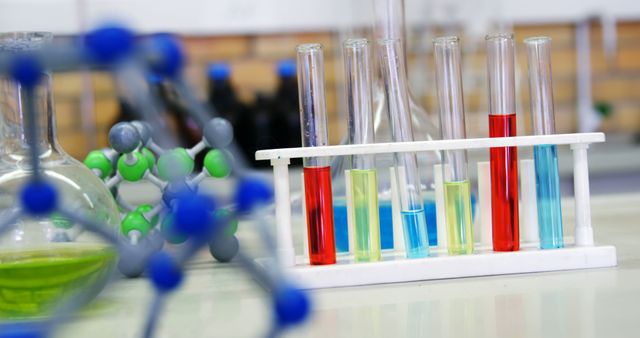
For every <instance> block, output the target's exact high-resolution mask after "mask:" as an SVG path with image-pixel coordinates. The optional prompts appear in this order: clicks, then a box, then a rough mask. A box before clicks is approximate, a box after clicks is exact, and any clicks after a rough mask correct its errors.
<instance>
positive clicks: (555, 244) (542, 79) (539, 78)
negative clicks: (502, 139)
mask: <svg viewBox="0 0 640 338" xmlns="http://www.w3.org/2000/svg"><path fill="white" fill-rule="evenodd" d="M524 43H525V45H526V47H527V60H528V64H529V100H530V102H531V119H532V121H533V133H534V134H535V135H550V134H555V132H556V128H555V121H554V112H553V87H552V84H551V38H549V37H545V36H542V37H532V38H528V39H525V40H524ZM533 158H534V163H535V168H536V170H535V172H536V197H537V202H538V231H539V233H540V248H541V249H553V248H562V247H563V241H562V208H561V206H560V176H559V175H558V154H557V151H556V146H555V145H552V144H548V145H539V146H534V147H533Z"/></svg>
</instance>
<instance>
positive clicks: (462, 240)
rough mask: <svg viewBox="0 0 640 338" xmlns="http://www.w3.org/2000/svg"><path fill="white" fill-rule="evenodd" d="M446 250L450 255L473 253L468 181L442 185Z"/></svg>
mask: <svg viewBox="0 0 640 338" xmlns="http://www.w3.org/2000/svg"><path fill="white" fill-rule="evenodd" d="M444 200H445V213H446V220H447V250H448V252H449V254H450V255H460V254H470V253H472V252H473V232H472V229H471V222H472V218H471V188H470V186H469V181H468V180H464V181H459V182H445V183H444Z"/></svg>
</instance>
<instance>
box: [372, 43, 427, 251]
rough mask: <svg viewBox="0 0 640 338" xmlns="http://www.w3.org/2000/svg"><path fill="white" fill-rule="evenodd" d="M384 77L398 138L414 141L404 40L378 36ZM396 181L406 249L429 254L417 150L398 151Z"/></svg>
mask: <svg viewBox="0 0 640 338" xmlns="http://www.w3.org/2000/svg"><path fill="white" fill-rule="evenodd" d="M378 45H379V48H380V57H381V62H380V66H381V68H382V78H383V81H384V88H385V92H386V96H387V108H388V112H389V122H390V125H391V138H392V139H393V141H394V142H410V141H413V129H412V127H411V115H410V114H411V108H410V106H409V92H408V86H407V72H406V68H405V63H404V58H402V57H401V56H402V55H403V54H402V40H400V39H381V40H378ZM395 170H396V182H397V187H398V195H399V197H400V208H401V211H400V213H401V216H402V226H403V230H404V241H405V249H406V253H407V257H408V258H420V257H426V256H428V255H429V238H428V235H427V220H426V218H425V212H424V205H423V200H422V194H421V191H420V176H419V174H418V163H417V158H416V154H412V153H397V154H395Z"/></svg>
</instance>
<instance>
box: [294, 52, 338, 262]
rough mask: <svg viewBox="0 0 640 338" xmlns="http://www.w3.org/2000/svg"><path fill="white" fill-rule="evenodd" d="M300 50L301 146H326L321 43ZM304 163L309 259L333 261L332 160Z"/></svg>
mask: <svg viewBox="0 0 640 338" xmlns="http://www.w3.org/2000/svg"><path fill="white" fill-rule="evenodd" d="M297 52H298V56H297V63H298V95H299V99H300V125H301V126H302V128H301V132H302V146H303V147H317V146H326V145H328V144H329V134H328V131H327V109H326V101H325V95H324V59H323V52H322V45H320V44H318V43H309V44H302V45H299V46H298V48H297ZM302 162H303V165H304V169H303V175H304V195H305V208H306V213H307V215H306V216H307V233H308V240H309V262H310V263H311V264H312V265H324V264H334V263H335V262H336V244H335V237H334V229H333V197H332V191H331V166H330V164H329V162H330V160H329V158H327V157H305V158H303V159H302Z"/></svg>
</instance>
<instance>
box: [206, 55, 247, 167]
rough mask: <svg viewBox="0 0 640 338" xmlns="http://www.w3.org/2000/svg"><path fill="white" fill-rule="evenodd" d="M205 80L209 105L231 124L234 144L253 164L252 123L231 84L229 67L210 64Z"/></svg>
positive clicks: (219, 63)
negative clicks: (206, 81)
mask: <svg viewBox="0 0 640 338" xmlns="http://www.w3.org/2000/svg"><path fill="white" fill-rule="evenodd" d="M207 80H208V88H207V93H208V95H207V97H208V103H209V105H210V106H211V107H212V108H213V109H214V110H215V111H216V113H217V114H218V116H220V117H223V118H225V119H227V120H228V121H229V122H230V123H231V125H232V126H233V134H234V140H235V142H236V143H237V145H238V146H239V147H240V149H241V150H242V153H243V155H244V156H245V158H246V159H247V160H248V162H249V163H253V162H254V161H253V159H254V157H255V156H254V153H253V152H252V150H253V148H254V147H255V145H254V143H255V141H254V136H255V134H254V130H253V125H254V121H253V118H252V116H251V112H250V111H249V110H250V109H249V108H248V107H247V106H246V105H244V104H242V102H240V100H239V99H238V96H237V94H236V90H235V87H234V86H233V84H232V83H231V67H230V66H229V64H228V63H224V62H217V63H212V64H210V65H209V67H208V69H207Z"/></svg>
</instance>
